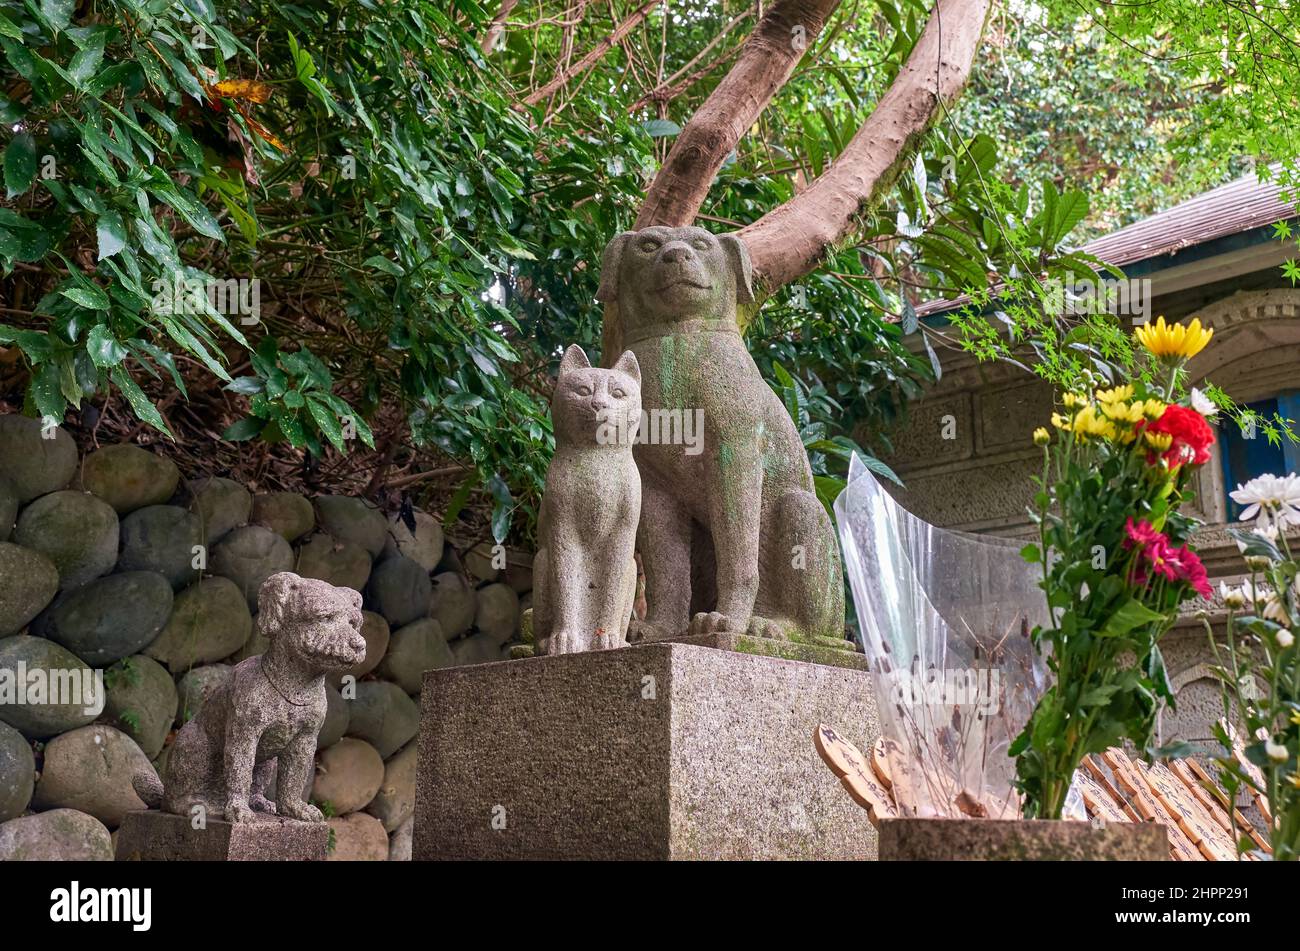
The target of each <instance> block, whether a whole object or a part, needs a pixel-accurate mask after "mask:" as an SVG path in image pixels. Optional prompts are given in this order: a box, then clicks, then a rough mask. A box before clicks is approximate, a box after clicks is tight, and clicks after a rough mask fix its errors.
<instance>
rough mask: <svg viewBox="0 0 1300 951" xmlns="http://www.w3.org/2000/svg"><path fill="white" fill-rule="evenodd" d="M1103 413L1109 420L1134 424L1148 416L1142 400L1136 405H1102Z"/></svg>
mask: <svg viewBox="0 0 1300 951" xmlns="http://www.w3.org/2000/svg"><path fill="white" fill-rule="evenodd" d="M1101 411H1102V413H1104V414H1105V415H1106V417H1107V418H1108V419H1113V420H1115V421H1116V422H1118V423H1130V424H1132V423H1136V422H1137V421H1138V420H1140V419H1142V418H1143V417H1144V416H1145V415H1146V406H1145V404H1144V403H1143V402H1142V400H1138V401H1137V402H1136V403H1102V404H1101Z"/></svg>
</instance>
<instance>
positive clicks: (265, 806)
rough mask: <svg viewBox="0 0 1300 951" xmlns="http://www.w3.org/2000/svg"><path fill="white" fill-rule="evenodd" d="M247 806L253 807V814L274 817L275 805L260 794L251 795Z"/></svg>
mask: <svg viewBox="0 0 1300 951" xmlns="http://www.w3.org/2000/svg"><path fill="white" fill-rule="evenodd" d="M248 804H249V805H250V806H252V807H253V811H254V812H265V813H267V814H268V815H272V816H273V815H275V803H273V802H271V800H269V799H267V798H266V797H265V796H263V795H262V794H261V793H253V796H252V798H251V799H249V801H248Z"/></svg>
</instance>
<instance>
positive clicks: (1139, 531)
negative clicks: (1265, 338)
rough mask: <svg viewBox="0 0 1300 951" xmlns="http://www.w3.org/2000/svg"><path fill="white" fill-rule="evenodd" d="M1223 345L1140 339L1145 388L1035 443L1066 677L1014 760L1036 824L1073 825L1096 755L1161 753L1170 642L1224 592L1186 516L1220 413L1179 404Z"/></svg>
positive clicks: (1159, 326) (1041, 524)
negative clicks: (1088, 764) (1073, 810)
mask: <svg viewBox="0 0 1300 951" xmlns="http://www.w3.org/2000/svg"><path fill="white" fill-rule="evenodd" d="M1211 335H1212V331H1211V330H1209V329H1205V328H1202V327H1201V325H1200V322H1199V321H1198V320H1193V321H1192V322H1191V323H1190V324H1189V325H1187V326H1180V325H1167V324H1166V323H1165V321H1164V319H1163V318H1160V320H1159V321H1158V322H1157V323H1155V324H1154V325H1147V326H1144V327H1140V328H1138V330H1137V334H1136V336H1137V340H1138V343H1139V344H1140V345H1141V346H1142V347H1143V348H1144V349H1145V351H1146V354H1147V359H1146V361H1145V363H1144V364H1143V365H1142V366H1141V367H1139V372H1137V373H1135V374H1134V376H1133V378H1132V380H1131V381H1130V382H1126V383H1122V384H1121V385H1116V386H1112V387H1109V388H1105V389H1093V388H1091V387H1090V388H1089V389H1088V390H1083V389H1080V390H1077V391H1073V392H1066V393H1063V394H1062V395H1061V403H1062V407H1063V411H1062V412H1058V413H1055V414H1053V416H1052V425H1053V427H1054V428H1055V433H1054V434H1053V433H1052V432H1050V431H1049V430H1048V429H1046V428H1041V429H1039V430H1037V431H1036V432H1035V433H1034V441H1035V443H1037V444H1038V445H1040V446H1042V447H1043V475H1042V477H1041V479H1040V480H1039V481H1038V492H1037V493H1036V494H1035V497H1034V506H1033V508H1032V509H1031V511H1030V514H1031V516H1032V517H1033V519H1034V521H1035V523H1036V524H1037V525H1038V529H1039V540H1038V542H1037V544H1030V545H1026V546H1025V547H1024V549H1022V551H1021V555H1022V556H1023V557H1024V558H1025V559H1026V560H1027V561H1029V562H1031V563H1034V564H1037V565H1039V566H1041V571H1042V581H1041V583H1040V587H1041V588H1042V589H1043V591H1044V592H1045V593H1046V596H1047V611H1048V618H1049V619H1048V621H1047V622H1046V623H1045V624H1042V625H1039V626H1037V627H1035V628H1034V630H1033V632H1032V638H1033V641H1034V644H1035V645H1036V646H1037V647H1038V648H1039V649H1040V651H1042V652H1043V653H1044V654H1045V655H1046V657H1047V663H1048V667H1049V669H1050V670H1051V672H1052V674H1053V675H1054V678H1053V683H1052V685H1051V686H1050V687H1049V688H1048V689H1047V690H1046V691H1045V692H1044V693H1043V695H1042V696H1041V697H1040V698H1039V701H1038V704H1037V706H1035V708H1034V711H1033V713H1032V714H1031V716H1030V718H1029V722H1028V723H1027V724H1026V726H1025V728H1024V730H1023V731H1022V732H1021V733H1020V735H1019V736H1018V737H1017V738H1016V740H1015V742H1014V743H1013V744H1012V745H1011V748H1010V751H1009V752H1010V754H1011V755H1012V756H1013V757H1015V758H1016V786H1017V788H1018V789H1019V790H1020V791H1021V793H1022V795H1023V797H1024V811H1025V815H1026V816H1028V817H1032V818H1040V819H1059V818H1060V817H1061V812H1062V808H1063V806H1064V804H1065V798H1066V794H1067V792H1068V790H1069V788H1070V782H1071V778H1072V776H1073V774H1074V771H1075V769H1076V768H1077V767H1078V766H1079V763H1080V762H1081V761H1082V759H1083V757H1084V756H1086V755H1088V754H1090V753H1098V752H1101V751H1102V750H1104V749H1106V748H1107V747H1110V746H1114V745H1116V744H1118V743H1119V742H1120V741H1122V740H1124V739H1128V740H1131V741H1132V742H1133V743H1134V744H1135V745H1136V746H1137V748H1138V749H1139V750H1142V751H1144V752H1147V751H1149V745H1150V743H1151V740H1152V734H1153V731H1154V727H1155V722H1156V715H1157V713H1158V712H1159V710H1160V706H1161V702H1162V701H1168V702H1170V703H1172V701H1173V694H1172V691H1171V689H1170V686H1169V679H1168V677H1167V675H1166V671H1165V663H1164V659H1163V657H1162V656H1161V653H1160V648H1159V646H1158V642H1159V640H1160V638H1161V637H1162V636H1163V635H1164V633H1165V632H1166V631H1168V630H1169V628H1170V627H1171V626H1172V625H1173V624H1174V622H1175V621H1176V620H1177V617H1178V606H1179V605H1180V604H1181V603H1182V602H1183V601H1185V600H1187V599H1189V598H1192V597H1194V596H1196V595H1198V594H1199V595H1202V596H1206V597H1208V596H1209V595H1210V593H1211V589H1210V585H1209V582H1208V580H1207V579H1206V573H1205V568H1204V566H1203V565H1202V564H1201V561H1200V559H1199V558H1198V557H1197V556H1196V554H1195V552H1193V551H1192V549H1191V547H1190V545H1189V544H1188V539H1189V536H1190V535H1191V532H1192V529H1193V527H1194V526H1195V524H1196V523H1195V521H1194V520H1193V519H1192V518H1190V517H1188V516H1186V515H1183V514H1181V513H1180V512H1179V508H1180V506H1181V505H1182V504H1183V503H1184V502H1186V501H1187V500H1188V498H1189V497H1190V495H1191V484H1192V477H1193V473H1194V471H1195V470H1196V469H1197V467H1199V466H1201V465H1202V464H1204V463H1205V462H1206V461H1207V460H1208V459H1209V458H1210V453H1209V448H1210V446H1211V445H1212V444H1213V442H1214V432H1213V430H1212V429H1211V427H1210V425H1209V423H1208V422H1207V421H1206V418H1205V417H1206V413H1207V412H1209V411H1212V409H1213V407H1212V405H1210V404H1209V403H1208V401H1204V400H1202V398H1201V397H1200V395H1199V394H1197V393H1195V392H1194V391H1193V394H1192V396H1191V397H1187V398H1182V399H1180V398H1178V394H1179V392H1180V390H1181V387H1180V384H1181V380H1182V375H1183V374H1184V372H1185V371H1184V370H1183V366H1184V364H1185V363H1186V361H1187V360H1188V359H1189V358H1190V357H1192V356H1193V355H1195V354H1196V353H1198V352H1199V351H1200V350H1201V349H1203V348H1204V347H1205V345H1206V344H1207V343H1208V342H1209V340H1210V337H1211ZM1193 401H1195V402H1196V403H1197V404H1200V408H1198V406H1194V405H1192V404H1193Z"/></svg>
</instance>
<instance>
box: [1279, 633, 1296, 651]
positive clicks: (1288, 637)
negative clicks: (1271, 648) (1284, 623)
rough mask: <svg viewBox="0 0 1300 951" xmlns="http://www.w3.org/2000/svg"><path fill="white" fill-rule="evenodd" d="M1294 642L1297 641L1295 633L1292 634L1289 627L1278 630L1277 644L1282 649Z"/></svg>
mask: <svg viewBox="0 0 1300 951" xmlns="http://www.w3.org/2000/svg"><path fill="white" fill-rule="evenodd" d="M1294 643H1295V635H1294V634H1292V633H1291V632H1290V631H1289V630H1288V629H1287V628H1285V627H1284V628H1282V629H1281V630H1279V631H1278V632H1277V646H1278V647H1280V648H1282V650H1286V649H1287V648H1288V647H1290V646H1291V645H1292V644H1294Z"/></svg>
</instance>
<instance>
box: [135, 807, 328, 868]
mask: <svg viewBox="0 0 1300 951" xmlns="http://www.w3.org/2000/svg"><path fill="white" fill-rule="evenodd" d="M329 837H330V833H329V826H328V825H327V824H325V823H324V822H298V821H297V820H294V819H282V818H280V817H278V816H266V817H263V818H260V819H259V821H257V822H237V823H231V822H226V821H224V820H222V819H209V820H208V823H207V828H205V829H195V828H193V827H192V825H191V823H190V819H189V817H187V816H176V815H172V814H171V813H168V812H158V811H156V810H149V811H148V812H128V813H127V814H126V818H125V819H123V820H122V826H121V828H119V829H118V831H117V849H116V857H117V860H118V861H119V862H122V861H145V862H176V861H181V862H187V861H194V862H250V861H251V862H323V861H324V860H325V852H326V850H327V848H328V847H329Z"/></svg>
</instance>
